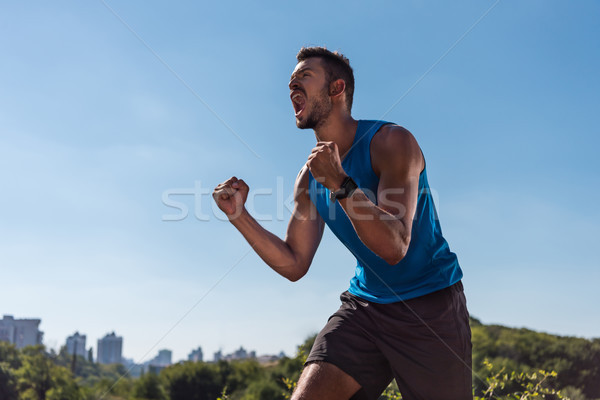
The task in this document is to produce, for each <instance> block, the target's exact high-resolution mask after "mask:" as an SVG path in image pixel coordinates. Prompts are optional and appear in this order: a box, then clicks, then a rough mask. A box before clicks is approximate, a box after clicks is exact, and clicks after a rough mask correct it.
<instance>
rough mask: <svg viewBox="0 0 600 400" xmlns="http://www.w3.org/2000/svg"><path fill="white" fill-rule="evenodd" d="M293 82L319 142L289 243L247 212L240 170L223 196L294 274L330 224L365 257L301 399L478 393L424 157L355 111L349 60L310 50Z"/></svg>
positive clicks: (461, 299)
mask: <svg viewBox="0 0 600 400" xmlns="http://www.w3.org/2000/svg"><path fill="white" fill-rule="evenodd" d="M297 60H298V63H297V65H296V68H295V69H294V72H293V73H292V76H291V80H290V83H289V88H290V98H291V101H292V105H293V107H294V111H295V116H296V125H297V126H298V128H300V129H313V130H314V132H315V136H316V140H317V144H316V146H315V148H314V149H313V150H312V152H311V154H310V155H309V156H308V161H307V162H306V164H305V165H304V166H303V167H302V169H301V170H300V173H299V174H298V177H297V179H296V183H295V188H294V211H293V215H292V217H291V219H290V222H289V225H288V230H287V234H286V237H285V239H284V240H281V239H280V238H279V237H277V236H275V235H273V234H272V233H270V232H269V231H267V230H265V229H264V228H263V227H262V226H261V225H260V224H259V223H258V222H257V221H256V220H255V219H254V218H252V216H250V214H249V213H248V212H247V210H246V208H245V206H244V203H245V201H246V198H247V196H248V191H249V187H248V185H247V184H246V183H245V182H244V181H243V180H241V179H238V178H236V177H232V178H230V179H228V180H227V181H225V182H224V183H222V184H220V185H218V186H217V187H216V188H215V190H214V192H213V197H214V199H215V201H216V202H217V204H218V206H219V208H220V209H221V210H222V211H223V212H224V213H225V214H226V215H227V216H228V217H229V220H230V221H231V223H232V224H233V225H234V226H235V227H236V228H237V229H238V230H239V231H240V232H241V233H242V235H243V236H244V237H245V238H246V240H247V241H248V242H249V243H250V244H251V245H252V247H253V249H254V250H255V251H256V252H257V253H258V255H259V256H260V257H261V258H262V259H263V260H264V261H265V262H266V263H267V264H268V265H269V266H270V267H271V268H272V269H273V270H275V271H276V272H277V273H279V274H280V275H282V276H284V277H286V278H288V279H289V280H291V281H297V280H298V279H300V278H302V277H303V276H304V275H305V274H306V272H307V271H308V268H309V267H310V265H311V262H312V259H313V256H314V255H315V252H316V250H317V247H318V246H319V243H320V241H321V237H322V234H323V229H324V226H325V224H327V226H329V228H330V229H331V231H332V232H333V233H334V234H335V235H336V236H337V237H338V238H339V240H340V241H341V242H342V243H343V244H344V245H345V246H346V247H347V248H348V250H350V252H352V254H353V255H354V256H355V257H356V260H357V264H356V269H355V275H354V277H353V278H352V279H351V281H350V288H349V289H348V290H347V291H346V292H344V293H342V295H341V301H342V305H341V307H340V308H339V310H338V311H337V312H335V313H334V314H333V315H332V316H331V318H330V319H329V321H328V322H327V324H326V325H325V327H324V328H323V330H322V331H321V332H320V333H319V335H318V336H317V338H316V341H315V344H314V346H313V348H312V350H311V352H310V355H309V356H308V359H307V360H306V365H305V368H304V370H303V372H302V375H301V377H300V380H299V381H298V385H297V387H296V390H295V392H294V394H293V397H292V399H293V400H300V399H318V400H329V399H340V400H342V399H350V398H352V399H373V400H374V399H377V398H378V397H379V395H380V394H381V393H382V392H383V390H384V389H385V388H386V387H387V386H388V385H389V383H390V382H391V380H392V379H394V378H395V379H396V382H397V384H398V387H399V389H400V392H401V393H402V396H403V399H405V400H417V399H419V400H442V399H447V400H463V399H472V389H471V333H470V332H471V331H470V328H469V315H468V312H467V308H466V300H465V296H464V294H463V287H462V284H461V278H462V271H461V269H460V266H459V264H458V261H457V258H456V255H455V254H454V253H452V252H451V251H450V249H449V247H448V243H447V242H446V240H445V239H444V237H443V236H442V231H441V228H440V224H439V221H438V218H437V213H436V210H435V206H434V203H433V200H432V196H431V193H430V190H429V184H428V182H427V175H426V169H425V159H424V157H423V154H422V152H421V149H420V147H419V145H418V144H417V141H416V140H415V138H414V137H413V135H412V134H411V133H410V132H409V131H407V130H406V129H404V128H402V127H400V126H398V125H395V124H392V123H389V122H384V121H368V120H355V119H354V118H352V115H351V109H352V98H353V94H354V74H353V71H352V68H351V67H350V63H349V61H348V59H347V58H346V57H344V56H343V55H341V54H339V53H337V52H331V51H329V50H327V49H325V48H322V47H309V48H302V49H301V50H300V52H299V53H298V55H297Z"/></svg>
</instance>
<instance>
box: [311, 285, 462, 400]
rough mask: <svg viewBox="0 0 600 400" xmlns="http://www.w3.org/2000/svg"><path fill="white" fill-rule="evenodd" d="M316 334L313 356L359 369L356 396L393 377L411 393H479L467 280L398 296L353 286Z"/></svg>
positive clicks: (409, 397)
mask: <svg viewBox="0 0 600 400" xmlns="http://www.w3.org/2000/svg"><path fill="white" fill-rule="evenodd" d="M340 299H341V300H342V306H341V307H340V309H339V310H338V311H337V312H336V313H335V314H333V315H332V316H331V317H330V318H329V321H328V322H327V324H326V325H325V327H324V328H323V330H322V331H321V332H320V333H319V335H318V336H317V339H316V340H315V344H314V345H313V348H312V350H311V352H310V354H309V356H308V359H307V360H306V364H308V363H311V362H315V361H324V362H328V363H331V364H334V365H336V366H337V367H338V368H340V369H341V370H342V371H344V372H346V373H347V374H348V375H350V376H352V377H353V378H354V379H355V380H356V381H357V382H358V383H359V384H360V385H361V386H362V389H361V390H360V391H359V392H358V393H357V394H356V395H355V396H354V397H353V398H356V399H358V398H360V399H373V400H376V399H377V398H378V397H379V395H380V394H381V393H382V392H383V391H384V390H385V388H386V387H387V386H388V385H389V383H390V382H391V381H392V379H393V378H395V379H396V382H397V384H398V387H399V388H400V392H401V393H402V398H403V399H404V400H445V399H448V400H463V399H465V400H466V399H469V400H471V399H472V398H473V394H472V386H471V379H472V378H471V329H470V327H469V313H468V311H467V306H466V300H465V296H464V293H463V286H462V283H461V282H458V283H456V284H455V285H453V286H450V287H448V288H446V289H443V290H440V291H437V292H434V293H431V294H427V295H425V296H421V297H417V298H414V299H410V300H406V301H404V302H398V303H391V304H378V303H373V302H369V301H366V300H363V299H361V298H359V297H356V296H354V295H352V294H350V293H348V292H344V293H342V295H341V296H340Z"/></svg>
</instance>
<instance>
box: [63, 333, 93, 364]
mask: <svg viewBox="0 0 600 400" xmlns="http://www.w3.org/2000/svg"><path fill="white" fill-rule="evenodd" d="M67 352H68V353H69V354H71V355H73V354H75V355H78V356H81V357H83V358H87V356H88V354H87V352H86V351H85V335H80V334H79V332H75V334H74V335H73V336H69V337H68V338H67Z"/></svg>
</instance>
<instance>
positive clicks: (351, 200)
mask: <svg viewBox="0 0 600 400" xmlns="http://www.w3.org/2000/svg"><path fill="white" fill-rule="evenodd" d="M338 201H339V203H340V205H341V206H342V208H343V209H344V211H345V212H346V215H347V216H348V218H349V219H350V222H352V226H353V227H354V230H355V231H356V234H357V235H358V237H359V238H360V240H361V241H362V242H363V243H364V244H365V246H367V247H368V248H369V250H371V251H372V252H373V253H375V254H377V255H378V256H379V257H381V258H382V259H384V260H385V261H386V262H387V263H388V264H391V265H394V264H397V263H398V262H399V261H400V260H401V259H402V258H403V257H404V255H405V254H406V251H407V250H408V244H409V242H410V229H409V227H407V226H405V224H404V222H403V221H402V220H401V219H400V218H397V217H396V216H394V215H392V214H390V213H389V212H387V211H385V210H383V209H381V208H379V207H378V206H377V205H376V204H374V203H373V202H372V201H371V200H370V199H369V198H368V197H367V196H366V195H365V193H364V192H363V191H362V190H361V189H356V190H355V191H354V193H353V194H352V196H350V197H348V198H345V199H340V200H338Z"/></svg>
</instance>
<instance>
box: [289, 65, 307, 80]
mask: <svg viewBox="0 0 600 400" xmlns="http://www.w3.org/2000/svg"><path fill="white" fill-rule="evenodd" d="M306 71H311V72H312V68H310V67H304V68H300V69H299V70H298V71H295V72H294V73H292V76H290V81H291V80H292V79H294V77H295V76H296V75H297V74H301V73H303V72H306Z"/></svg>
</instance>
